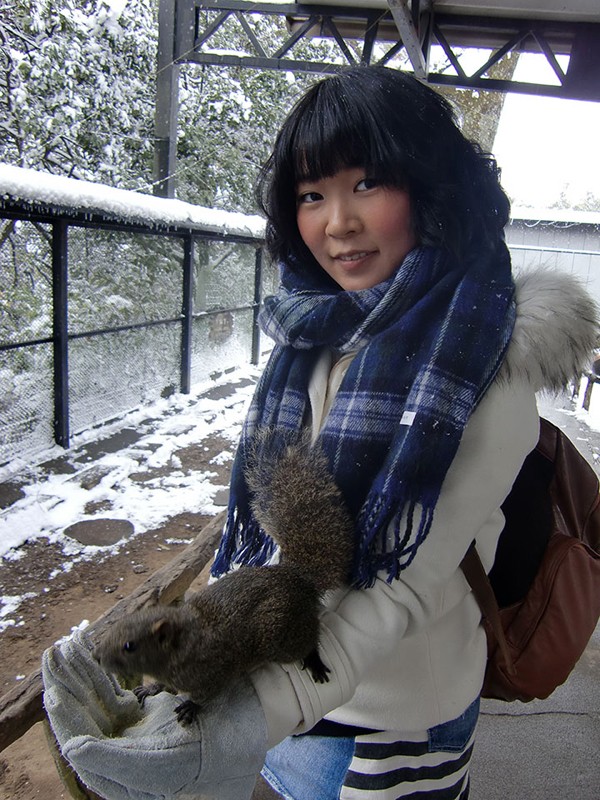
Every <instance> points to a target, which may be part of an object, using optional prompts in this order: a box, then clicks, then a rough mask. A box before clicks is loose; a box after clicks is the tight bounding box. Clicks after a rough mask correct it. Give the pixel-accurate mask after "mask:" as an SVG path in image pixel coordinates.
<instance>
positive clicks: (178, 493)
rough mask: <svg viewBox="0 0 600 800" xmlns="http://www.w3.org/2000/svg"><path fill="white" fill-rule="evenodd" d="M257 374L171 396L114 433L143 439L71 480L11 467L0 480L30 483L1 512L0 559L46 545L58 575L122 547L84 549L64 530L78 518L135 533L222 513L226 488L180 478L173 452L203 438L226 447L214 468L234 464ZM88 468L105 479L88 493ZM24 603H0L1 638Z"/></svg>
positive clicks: (199, 478)
mask: <svg viewBox="0 0 600 800" xmlns="http://www.w3.org/2000/svg"><path fill="white" fill-rule="evenodd" d="M258 374H259V369H258V368H254V367H251V366H248V367H243V368H240V369H238V370H236V371H235V373H232V374H228V375H226V376H224V377H222V378H220V379H219V380H217V381H210V382H209V383H204V384H200V385H198V386H197V387H195V388H194V390H193V393H191V394H189V395H182V394H179V395H174V396H172V397H170V398H168V399H165V400H161V401H159V402H157V403H155V404H153V405H151V406H147V407H145V408H143V409H140V410H138V411H136V412H132V413H131V414H129V415H127V416H125V417H124V418H122V419H121V420H119V422H118V423H114V425H113V426H112V428H113V430H114V431H117V430H119V429H122V428H124V427H126V428H134V429H136V431H137V432H138V433H139V432H141V433H142V435H141V438H139V439H138V440H137V441H136V442H135V443H133V444H131V445H129V446H125V447H123V448H122V449H120V450H119V451H118V452H115V453H106V454H104V455H101V456H100V457H99V458H97V459H94V461H93V462H91V463H90V464H89V465H83V466H82V465H81V464H78V465H76V466H77V467H78V472H77V473H75V474H73V473H70V474H46V472H45V471H44V470H42V469H41V467H36V466H24V465H23V464H20V465H19V464H15V463H13V464H12V465H11V467H10V468H6V469H4V471H3V472H2V471H0V481H2V480H4V481H16V480H17V479H19V482H20V481H21V480H22V479H23V478H26V479H27V480H26V483H25V484H24V485H23V486H22V491H23V492H24V493H25V494H24V496H23V497H22V498H21V499H19V500H17V501H16V502H15V503H13V504H12V505H11V506H9V507H8V508H7V509H5V510H4V511H3V512H0V558H2V559H5V560H7V561H8V560H16V559H20V558H22V557H23V552H24V551H23V548H22V545H23V544H24V543H25V542H29V543H31V542H32V541H34V540H36V539H40V538H45V539H47V540H48V541H49V542H53V543H55V544H58V545H59V546H60V547H61V548H62V551H63V553H64V556H65V564H64V565H63V569H68V568H69V567H68V562H69V559H73V558H78V559H80V558H84V559H93V558H94V557H98V556H100V555H101V556H106V555H107V554H109V553H110V552H111V551H113V550H115V551H116V549H117V548H118V547H120V546H121V545H122V544H124V543H125V541H126V540H122V541H121V542H117V543H116V544H114V545H110V546H103V547H99V546H89V545H88V546H86V545H82V544H80V543H79V542H77V541H75V540H74V539H72V538H70V537H68V536H65V535H64V533H63V531H64V530H65V529H66V528H67V527H68V526H69V525H71V524H74V523H76V522H79V521H81V520H83V519H91V518H93V519H101V518H102V517H104V518H110V519H115V518H117V519H118V518H123V519H126V520H128V521H129V522H130V523H131V524H132V525H133V528H134V532H135V533H138V532H141V531H145V530H149V529H153V528H156V527H158V526H159V525H161V524H162V523H164V522H165V521H166V520H167V519H169V518H171V517H173V516H175V515H177V514H181V513H184V512H186V511H190V512H195V513H201V514H211V515H212V514H215V513H217V512H218V511H221V510H222V503H221V504H219V505H216V504H215V502H214V499H215V494H216V493H217V492H219V491H221V492H223V491H226V489H227V487H225V486H220V485H219V484H218V483H215V482H214V475H215V473H214V472H212V471H210V469H209V470H208V471H207V472H205V473H198V472H197V471H194V472H193V473H192V474H191V475H190V474H185V472H184V471H183V470H182V469H181V463H180V462H178V458H177V456H176V455H175V453H176V451H180V450H182V449H183V448H185V447H187V446H189V445H191V444H194V445H197V444H198V443H199V442H201V441H202V440H204V439H206V438H208V437H211V436H218V437H219V438H220V439H223V440H225V442H226V443H227V444H226V446H225V447H224V448H223V449H222V450H221V451H220V452H218V453H217V454H216V455H215V456H214V457H213V458H212V459H211V463H212V464H214V466H215V467H216V466H218V465H219V464H223V463H225V462H228V461H231V460H232V459H233V456H234V453H235V449H236V445H237V440H238V438H239V435H240V432H241V425H242V422H243V419H244V416H245V412H246V408H247V406H248V403H249V401H250V398H251V395H252V392H253V389H254V383H255V381H256V378H257V377H258ZM230 385H231V386H230ZM220 386H227V387H228V389H229V388H230V393H229V394H228V395H227V396H226V397H225V398H218V399H210V398H209V397H204V396H202V395H203V394H205V393H206V392H207V390H212V392H214V390H215V389H218V387H220ZM210 393H211V392H210V391H209V394H210ZM111 432H113V431H111V427H109V426H104V427H102V428H100V429H98V430H96V431H88V432H86V433H85V434H82V435H80V436H77V437H74V442H73V447H72V448H71V450H70V451H69V453H73V454H75V453H76V452H77V451H78V450H80V449H81V448H82V447H83V446H85V445H89V444H91V443H93V442H94V441H95V440H99V439H100V438H102V439H104V438H106V437H107V435H109V434H110V433H111ZM229 445H230V446H229ZM207 449H208V448H207ZM59 454H60V455H61V456H64V451H63V450H61V449H60V448H53V449H52V450H51V451H48V452H47V453H42V454H40V456H39V458H38V463H39V464H42V463H43V462H44V461H47V460H49V459H51V458H56V457H57V455H59ZM142 455H143V458H140V456H142ZM161 468H163V469H162V473H164V474H160V475H159V476H158V477H155V478H151V479H150V480H147V481H140V480H139V479H137V480H136V479H132V476H136V475H137V476H138V478H139V475H140V472H143V471H144V470H145V471H148V472H150V471H154V470H159V469H161ZM86 469H87V470H89V471H90V472H91V471H92V470H93V471H95V472H96V474H97V475H101V476H103V477H101V479H100V480H99V481H98V483H97V484H96V485H95V486H93V487H92V488H83V487H82V485H81V476H82V472H83V471H85V470H86ZM211 478H213V480H212V481H211ZM103 502H106V504H107V507H108V508H107V510H106V511H104V512H102V511H100V512H97V513H94V514H93V517H92V515H90V514H86V511H85V507H86V506H87V505H89V504H90V503H97V504H100V503H103ZM22 599H25V598H20V597H17V596H14V595H11V596H4V597H2V596H0V632H1V631H2V630H3V628H4V627H6V626H7V625H8V624H11V618H12V615H13V614H14V611H15V610H16V608H18V606H19V605H20V603H21V600H22Z"/></svg>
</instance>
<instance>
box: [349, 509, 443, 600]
mask: <svg viewBox="0 0 600 800" xmlns="http://www.w3.org/2000/svg"><path fill="white" fill-rule="evenodd" d="M436 500H437V497H436V499H435V500H434V499H432V498H429V499H428V500H427V501H423V500H414V499H411V500H403V501H401V502H400V504H399V505H398V504H397V500H394V498H392V497H385V496H384V495H378V496H377V497H376V498H375V501H374V503H372V504H371V505H369V504H365V506H364V507H363V510H362V511H361V513H360V515H359V520H358V522H359V528H358V536H359V538H358V544H357V547H356V551H355V560H354V566H353V570H352V586H353V587H355V588H356V589H367V588H369V587H371V586H373V585H374V584H375V581H376V579H377V576H378V574H380V573H387V577H386V581H387V582H388V583H392V581H393V580H395V579H396V578H397V577H398V576H399V575H400V573H401V572H402V570H403V569H405V568H406V567H407V566H408V565H409V564H410V563H411V561H412V560H413V558H414V557H415V554H416V552H417V550H418V548H419V546H420V544H421V543H422V542H423V540H424V539H425V538H426V536H427V534H428V533H429V530H430V528H431V525H432V523H433V515H434V511H435V502H436ZM419 511H420V515H419V519H418V522H417V525H416V528H415V516H416V514H417V513H419ZM391 534H392V535H391Z"/></svg>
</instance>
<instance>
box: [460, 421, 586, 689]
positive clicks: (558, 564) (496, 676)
mask: <svg viewBox="0 0 600 800" xmlns="http://www.w3.org/2000/svg"><path fill="white" fill-rule="evenodd" d="M502 510H503V512H504V515H505V518H506V523H505V527H504V530H503V531H502V534H501V535H500V540H499V543H498V550H497V554H496V560H495V562H494V567H493V569H492V571H491V572H490V575H489V578H488V576H487V575H486V574H485V571H484V568H483V565H482V563H481V561H480V559H479V555H478V553H477V550H476V549H475V546H474V544H473V545H472V546H471V548H470V549H469V551H468V553H467V555H466V556H465V558H464V559H463V562H462V564H461V567H462V569H463V572H464V574H465V577H466V578H467V580H468V582H469V584H470V586H471V588H472V590H473V593H474V594H475V597H476V598H477V601H478V603H479V605H480V607H481V610H482V614H483V616H484V625H485V628H486V633H487V636H488V663H487V669H486V674H485V682H484V686H483V689H482V697H488V698H495V699H499V700H521V701H523V702H527V701H529V700H533V699H534V698H546V697H548V696H549V695H550V694H551V693H552V692H553V691H554V689H556V687H557V686H559V685H560V684H562V683H564V681H565V680H566V679H567V677H568V676H569V673H570V672H571V670H572V669H573V667H574V666H575V664H576V663H577V661H578V660H579V658H580V657H581V655H582V653H583V651H584V649H585V647H586V645H587V643H588V641H589V640H590V637H591V636H592V633H593V632H594V629H595V627H596V625H597V623H598V619H599V618H600V494H599V484H598V478H597V477H596V474H595V472H594V470H593V469H592V468H591V467H590V465H589V464H588V463H587V461H586V460H585V459H584V458H583V456H582V455H581V454H580V453H579V451H578V450H577V448H576V447H575V446H574V445H573V444H572V442H571V441H570V440H569V439H568V437H567V436H565V434H564V433H562V431H561V430H560V429H559V428H557V427H556V426H555V425H553V424H552V423H551V422H549V421H548V420H546V419H541V420H540V439H539V442H538V444H537V446H536V448H535V450H533V452H532V453H530V455H529V456H528V457H527V459H526V460H525V463H524V464H523V467H522V469H521V471H520V473H519V475H518V476H517V479H516V481H515V484H514V486H513V489H512V490H511V493H510V495H509V496H508V497H507V499H506V501H505V503H504V504H503V506H502Z"/></svg>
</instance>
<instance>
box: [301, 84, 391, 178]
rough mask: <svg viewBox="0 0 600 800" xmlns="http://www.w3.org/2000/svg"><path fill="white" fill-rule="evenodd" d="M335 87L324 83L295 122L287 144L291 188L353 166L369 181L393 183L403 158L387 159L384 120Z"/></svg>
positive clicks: (356, 95)
mask: <svg viewBox="0 0 600 800" xmlns="http://www.w3.org/2000/svg"><path fill="white" fill-rule="evenodd" d="M336 84H337V81H336V79H335V78H330V79H328V80H326V81H324V82H323V83H322V84H321V85H320V86H319V91H316V92H315V93H314V95H313V96H312V97H311V98H310V100H311V102H310V104H307V107H306V108H305V109H304V110H303V113H301V114H299V115H298V117H297V119H296V125H295V126H294V130H293V132H292V135H291V138H290V140H289V142H288V147H289V150H288V154H289V156H290V158H291V163H292V165H293V174H294V183H295V185H297V184H298V183H300V182H301V181H305V180H309V181H310V180H319V179H321V178H330V177H332V176H333V175H335V173H336V172H339V171H340V170H341V169H353V168H356V167H360V168H363V169H365V171H366V172H368V173H369V176H370V177H372V178H377V179H379V180H385V182H388V183H390V182H392V183H398V182H399V181H400V176H399V175H398V170H399V166H400V164H401V162H402V159H399V158H398V154H397V153H394V155H393V156H392V157H390V156H391V153H390V152H389V151H390V149H391V148H390V142H389V141H388V142H387V143H386V142H385V141H384V136H383V134H382V130H384V129H385V126H384V123H383V121H380V120H378V119H377V118H376V114H374V113H373V109H372V108H370V107H369V104H368V103H365V102H364V99H363V98H362V97H361V93H360V92H358V93H356V92H353V93H352V94H349V93H348V92H347V91H344V90H342V91H340V87H339V86H337V85H336ZM401 182H403V181H401Z"/></svg>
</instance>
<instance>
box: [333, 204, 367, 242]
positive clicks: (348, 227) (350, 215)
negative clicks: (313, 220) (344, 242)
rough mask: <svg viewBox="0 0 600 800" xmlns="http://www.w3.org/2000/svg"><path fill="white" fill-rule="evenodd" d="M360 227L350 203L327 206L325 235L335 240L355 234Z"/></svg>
mask: <svg viewBox="0 0 600 800" xmlns="http://www.w3.org/2000/svg"><path fill="white" fill-rule="evenodd" d="M359 227H360V220H359V219H358V216H357V214H356V213H355V211H354V209H353V206H352V203H348V202H345V201H335V202H332V203H330V205H329V213H328V216H327V224H326V227H325V233H326V234H327V235H328V236H334V237H336V238H339V237H342V236H347V235H348V234H350V233H356V231H357V230H358V229H359Z"/></svg>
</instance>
